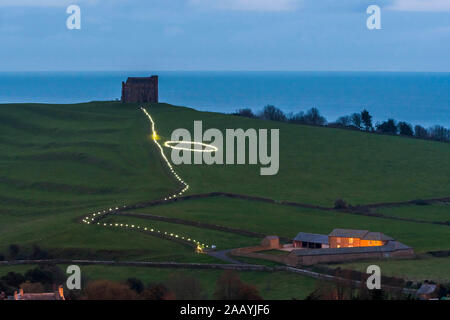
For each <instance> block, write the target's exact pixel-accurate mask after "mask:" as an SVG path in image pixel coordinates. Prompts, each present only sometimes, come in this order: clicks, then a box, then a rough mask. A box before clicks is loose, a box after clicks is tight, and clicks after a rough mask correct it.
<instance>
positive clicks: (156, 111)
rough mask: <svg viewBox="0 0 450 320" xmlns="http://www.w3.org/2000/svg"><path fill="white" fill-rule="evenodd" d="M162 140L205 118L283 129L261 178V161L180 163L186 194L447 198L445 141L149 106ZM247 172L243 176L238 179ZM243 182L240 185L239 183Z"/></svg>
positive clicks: (449, 174)
mask: <svg viewBox="0 0 450 320" xmlns="http://www.w3.org/2000/svg"><path fill="white" fill-rule="evenodd" d="M148 111H149V112H150V113H151V115H152V117H153V118H154V120H155V122H156V128H157V130H158V134H159V135H160V136H161V138H162V139H161V140H162V141H166V140H170V135H171V132H172V131H173V130H174V129H177V128H186V129H188V130H189V131H191V134H192V132H193V121H194V120H202V121H203V131H205V130H207V129H208V128H217V129H220V130H223V132H225V129H226V128H242V129H247V128H255V129H259V128H267V129H270V128H277V129H280V170H279V172H278V174H277V175H275V176H260V175H259V165H258V166H257V165H253V166H249V165H228V166H221V165H180V166H178V170H179V173H180V174H181V176H182V177H183V178H184V179H185V180H186V181H187V182H188V183H191V184H192V186H191V189H190V191H191V192H211V191H223V192H233V193H243V194H252V195H258V196H265V197H269V198H273V199H276V200H291V201H297V202H305V203H310V204H319V205H325V206H333V204H334V201H335V200H336V199H338V198H342V199H344V200H346V201H348V202H349V203H351V204H353V205H356V204H369V203H377V202H391V201H406V200H412V199H419V198H423V199H427V198H437V197H448V196H449V194H450V144H446V143H439V142H430V141H424V140H417V139H406V138H402V137H393V136H383V135H374V134H367V133H364V132H355V131H351V130H350V131H349V130H340V129H331V128H320V127H310V126H302V125H293V124H285V123H280V122H273V121H262V120H254V119H247V118H242V117H236V116H231V115H225V114H217V113H208V112H198V111H195V110H193V109H186V108H174V107H171V106H169V105H165V104H159V105H152V106H151V107H150V108H148ZM243 177H245V179H243ZM243 182H244V183H243Z"/></svg>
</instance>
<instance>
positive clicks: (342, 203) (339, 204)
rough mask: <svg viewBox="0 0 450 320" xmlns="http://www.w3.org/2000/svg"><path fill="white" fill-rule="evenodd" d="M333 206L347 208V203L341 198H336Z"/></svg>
mask: <svg viewBox="0 0 450 320" xmlns="http://www.w3.org/2000/svg"><path fill="white" fill-rule="evenodd" d="M334 208H335V209H347V203H346V202H345V201H344V200H342V199H337V200H336V201H335V202H334Z"/></svg>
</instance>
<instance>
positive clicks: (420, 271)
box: [333, 256, 450, 283]
mask: <svg viewBox="0 0 450 320" xmlns="http://www.w3.org/2000/svg"><path fill="white" fill-rule="evenodd" d="M372 264H376V265H378V266H380V269H381V273H382V274H383V275H386V276H396V277H401V278H403V279H405V280H411V281H419V282H421V281H424V280H434V281H440V282H442V283H448V282H450V273H449V270H450V257H446V258H432V257H429V256H425V257H420V258H419V259H411V260H409V259H408V260H390V261H389V260H383V261H370V262H354V263H346V264H339V265H333V267H341V268H343V269H354V270H358V271H361V272H365V271H366V269H367V267H368V266H370V265H372Z"/></svg>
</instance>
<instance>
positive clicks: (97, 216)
mask: <svg viewBox="0 0 450 320" xmlns="http://www.w3.org/2000/svg"><path fill="white" fill-rule="evenodd" d="M141 111H142V112H143V113H144V114H145V115H146V116H147V118H148V119H149V121H150V124H151V130H152V140H153V142H154V143H155V144H156V146H157V148H158V149H159V151H160V154H161V158H162V159H163V160H164V163H165V164H166V165H167V167H168V169H169V170H170V173H171V175H172V176H173V177H174V178H175V179H176V180H177V182H178V183H180V184H181V189H179V190H178V191H176V192H174V193H173V194H170V195H167V196H166V197H164V199H163V200H158V202H161V201H162V202H165V201H173V200H174V199H176V198H177V197H180V196H182V195H183V193H185V192H186V191H187V190H188V189H189V185H188V184H187V183H186V182H185V181H184V180H183V179H182V178H181V177H180V176H179V175H178V173H177V172H176V171H175V170H174V168H173V166H172V164H171V163H170V162H169V160H168V159H167V157H166V155H165V154H164V149H163V147H162V146H161V145H160V144H159V142H158V134H157V131H156V125H155V121H154V120H153V118H152V116H151V115H150V114H149V113H148V111H147V110H146V109H145V108H143V107H141ZM129 208H130V207H129V206H126V205H124V206H122V207H112V208H109V209H106V210H103V211H98V212H94V213H92V214H90V215H87V216H85V217H84V218H83V219H82V220H81V222H82V223H85V224H88V225H90V224H95V225H98V226H103V227H111V228H123V229H131V230H136V231H141V232H145V233H148V234H152V235H155V236H159V237H161V238H165V239H168V240H173V241H176V242H179V243H184V244H187V245H190V246H193V247H194V248H210V245H208V244H205V243H202V242H201V241H199V240H196V239H194V238H193V237H190V236H186V235H178V234H175V233H170V232H167V231H162V230H157V229H154V228H149V227H144V226H140V225H136V224H126V223H104V222H103V223H102V222H100V220H102V219H103V218H105V217H106V216H107V215H110V214H118V213H120V212H121V211H122V210H125V209H129Z"/></svg>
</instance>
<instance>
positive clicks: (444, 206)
mask: <svg viewBox="0 0 450 320" xmlns="http://www.w3.org/2000/svg"><path fill="white" fill-rule="evenodd" d="M377 212H378V213H381V214H383V215H385V216H391V217H399V218H406V219H416V220H422V221H431V222H447V221H450V203H448V202H439V203H435V204H432V205H411V206H401V207H392V208H379V209H378V210H377Z"/></svg>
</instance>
